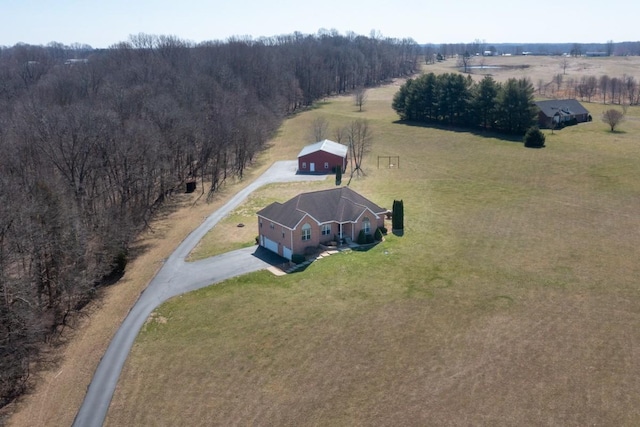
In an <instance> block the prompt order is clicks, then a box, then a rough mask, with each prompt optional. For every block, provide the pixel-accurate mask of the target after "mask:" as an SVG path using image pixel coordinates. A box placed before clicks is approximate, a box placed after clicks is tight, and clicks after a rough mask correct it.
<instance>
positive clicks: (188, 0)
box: [0, 0, 640, 48]
mask: <svg viewBox="0 0 640 427" xmlns="http://www.w3.org/2000/svg"><path fill="white" fill-rule="evenodd" d="M639 17H640V1H637V0H619V1H614V2H611V3H609V2H607V1H604V0H579V1H575V2H566V1H565V2H563V1H550V2H535V1H531V0H528V1H521V0H512V1H507V0H484V1H481V0H440V1H426V0H404V1H402V0H400V1H396V2H393V1H389V0H386V1H378V0H322V1H318V2H310V1H304V0H271V1H266V0H224V1H223V0H213V1H211V0H210V1H207V0H99V1H97V0H0V45H4V46H12V45H14V44H16V43H20V42H22V43H28V44H40V45H46V44H47V43H49V42H51V41H56V42H60V43H63V44H67V45H68V44H71V43H83V44H89V45H91V46H92V47H94V48H101V47H108V46H111V45H113V44H115V43H117V42H120V41H125V40H127V39H128V38H129V35H131V34H138V33H147V34H154V35H174V36H177V37H179V38H180V39H183V40H189V41H193V42H196V43H197V42H202V41H206V40H226V39H227V38H229V37H232V36H251V37H253V38H259V37H269V36H274V35H281V34H292V33H293V32H295V31H299V32H301V33H303V34H315V33H317V32H318V30H320V29H327V30H333V29H335V30H337V31H338V32H339V33H340V34H346V33H347V32H350V31H352V32H354V33H356V34H360V35H367V36H368V35H370V34H371V31H372V30H375V31H377V32H378V33H379V34H382V35H383V36H385V37H393V38H409V37H410V38H412V39H414V40H415V41H417V42H418V43H470V42H472V41H474V40H476V39H477V40H483V41H485V42H487V43H567V42H568V43H574V42H576V43H591V42H593V43H605V42H606V41H607V40H613V41H615V42H622V41H638V40H640V29H639V26H638V22H639V21H638V20H639Z"/></svg>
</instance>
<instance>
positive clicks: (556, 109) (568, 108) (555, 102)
mask: <svg viewBox="0 0 640 427" xmlns="http://www.w3.org/2000/svg"><path fill="white" fill-rule="evenodd" d="M536 105H537V106H538V108H539V109H540V111H542V112H543V113H544V115H545V116H547V117H553V116H554V115H555V114H556V113H560V114H569V115H577V114H589V111H587V109H586V108H584V107H583V106H582V104H580V102H578V101H577V100H576V99H552V100H549V101H536Z"/></svg>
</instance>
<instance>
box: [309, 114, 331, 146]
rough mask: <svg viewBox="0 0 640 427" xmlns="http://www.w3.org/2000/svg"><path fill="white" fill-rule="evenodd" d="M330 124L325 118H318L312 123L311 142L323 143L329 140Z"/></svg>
mask: <svg viewBox="0 0 640 427" xmlns="http://www.w3.org/2000/svg"><path fill="white" fill-rule="evenodd" d="M328 130H329V122H328V121H327V119H326V118H325V117H316V118H315V119H313V122H312V123H311V132H310V135H309V139H310V141H311V142H318V141H322V140H324V139H326V138H327V132H328Z"/></svg>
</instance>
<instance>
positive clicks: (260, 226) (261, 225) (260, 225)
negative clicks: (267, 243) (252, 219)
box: [260, 220, 262, 228]
mask: <svg viewBox="0 0 640 427" xmlns="http://www.w3.org/2000/svg"><path fill="white" fill-rule="evenodd" d="M260 228H262V220H260Z"/></svg>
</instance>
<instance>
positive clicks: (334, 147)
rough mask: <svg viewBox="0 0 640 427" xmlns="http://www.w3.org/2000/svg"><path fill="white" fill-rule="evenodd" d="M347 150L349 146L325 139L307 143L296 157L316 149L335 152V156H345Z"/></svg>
mask: <svg viewBox="0 0 640 427" xmlns="http://www.w3.org/2000/svg"><path fill="white" fill-rule="evenodd" d="M348 150H349V147H347V146H346V145H342V144H338V143H337V142H333V141H331V140H329V139H325V140H322V141H319V142H316V143H314V144H311V145H307V146H306V147H304V148H303V149H302V151H300V154H298V157H302V156H306V155H307V154H311V153H315V152H316V151H325V152H327V153H331V154H335V155H336V156H340V157H347V151H348Z"/></svg>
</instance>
